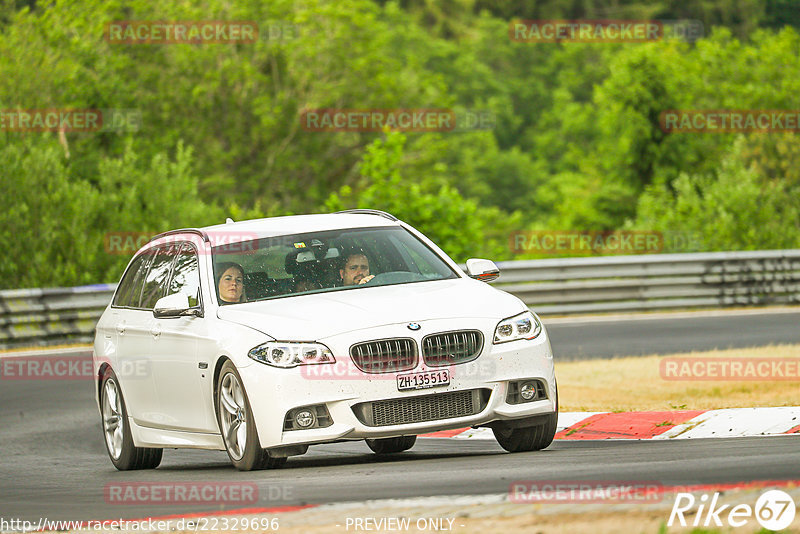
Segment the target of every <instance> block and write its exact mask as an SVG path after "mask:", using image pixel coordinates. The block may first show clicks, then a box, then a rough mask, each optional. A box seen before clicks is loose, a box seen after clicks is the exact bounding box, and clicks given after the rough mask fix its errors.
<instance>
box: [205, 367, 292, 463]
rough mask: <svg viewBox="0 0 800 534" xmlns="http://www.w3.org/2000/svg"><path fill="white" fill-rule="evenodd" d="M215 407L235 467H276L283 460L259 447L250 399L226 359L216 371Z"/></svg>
mask: <svg viewBox="0 0 800 534" xmlns="http://www.w3.org/2000/svg"><path fill="white" fill-rule="evenodd" d="M216 408H217V422H218V423H219V429H220V433H221V435H222V441H223V442H224V443H225V450H226V452H227V453H228V457H229V458H230V459H231V462H232V463H233V465H234V467H236V469H238V470H239V471H254V470H258V469H276V468H278V467H281V466H282V465H283V464H285V463H286V457H282V458H276V457H273V456H271V455H270V453H269V450H268V449H263V448H261V443H259V441H258V433H257V432H256V425H255V422H254V421H253V412H252V411H251V410H250V401H249V400H248V399H247V393H246V392H245V390H244V386H243V385H242V379H241V377H240V376H239V373H238V372H237V371H236V367H234V365H233V363H231V361H230V360H228V361H226V362H225V363H224V364H223V365H222V369H221V370H220V373H219V379H218V381H217V398H216Z"/></svg>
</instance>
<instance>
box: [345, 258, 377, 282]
mask: <svg viewBox="0 0 800 534" xmlns="http://www.w3.org/2000/svg"><path fill="white" fill-rule="evenodd" d="M339 276H340V277H341V278H342V285H345V286H354V285H357V284H366V283H367V282H369V281H370V280H372V279H373V278H375V275H372V274H369V260H368V259H367V257H366V256H365V255H364V254H363V253H362V252H353V253H351V254H348V256H347V259H346V260H345V262H344V266H343V267H342V268H341V269H339Z"/></svg>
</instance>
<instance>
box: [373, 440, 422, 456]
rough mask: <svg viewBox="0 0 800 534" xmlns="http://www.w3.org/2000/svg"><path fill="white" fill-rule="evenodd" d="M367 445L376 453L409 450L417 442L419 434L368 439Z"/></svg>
mask: <svg viewBox="0 0 800 534" xmlns="http://www.w3.org/2000/svg"><path fill="white" fill-rule="evenodd" d="M365 441H366V442H367V447H369V448H370V449H372V452H374V453H376V454H392V453H395V452H403V451H407V450H408V449H410V448H411V447H413V446H414V443H416V442H417V436H400V437H399V438H379V439H367V440H365Z"/></svg>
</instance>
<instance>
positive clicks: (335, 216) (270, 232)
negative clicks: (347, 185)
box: [150, 212, 400, 246]
mask: <svg viewBox="0 0 800 534" xmlns="http://www.w3.org/2000/svg"><path fill="white" fill-rule="evenodd" d="M399 225H400V222H399V221H398V220H397V219H395V218H394V217H392V216H391V215H389V214H385V213H382V212H374V213H369V212H352V213H347V212H339V213H324V214H315V215H287V216H284V217H268V218H264V219H253V220H249V221H240V222H228V223H223V224H215V225H212V226H206V227H203V228H184V229H181V230H171V231H169V232H165V233H163V234H159V235H157V236H155V237H154V238H153V239H152V240H151V241H150V244H151V245H156V244H161V243H162V242H165V241H169V237H172V238H173V239H174V238H175V237H176V236H178V235H180V234H195V235H196V236H202V238H203V239H204V240H205V238H206V237H208V240H209V241H210V242H211V244H212V246H214V245H216V244H226V243H238V242H241V241H250V240H253V239H263V238H266V237H276V236H282V235H289V234H302V233H307V232H321V231H326V230H342V229H347V228H369V227H380V226H386V227H392V226H399Z"/></svg>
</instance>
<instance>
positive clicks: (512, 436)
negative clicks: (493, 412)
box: [492, 383, 558, 452]
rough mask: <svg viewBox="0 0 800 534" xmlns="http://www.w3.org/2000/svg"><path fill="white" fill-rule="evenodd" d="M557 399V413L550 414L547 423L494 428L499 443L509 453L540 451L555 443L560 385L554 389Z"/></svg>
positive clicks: (556, 385)
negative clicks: (521, 426)
mask: <svg viewBox="0 0 800 534" xmlns="http://www.w3.org/2000/svg"><path fill="white" fill-rule="evenodd" d="M554 393H555V397H556V411H555V412H553V413H552V414H548V415H547V417H546V419H545V421H544V422H542V423H540V424H538V425H536V426H529V427H523V428H512V427H509V426H503V425H498V426H494V427H492V432H493V433H494V437H495V439H497V443H499V444H500V446H501V447H503V448H504V449H505V450H507V451H508V452H529V451H540V450H542V449H545V448H547V447H549V446H550V444H551V443H553V438H554V437H555V435H556V426H557V425H558V384H557V383H556V384H555V389H554Z"/></svg>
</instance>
